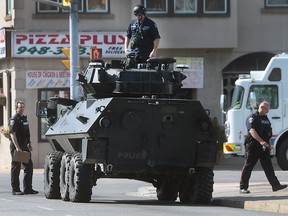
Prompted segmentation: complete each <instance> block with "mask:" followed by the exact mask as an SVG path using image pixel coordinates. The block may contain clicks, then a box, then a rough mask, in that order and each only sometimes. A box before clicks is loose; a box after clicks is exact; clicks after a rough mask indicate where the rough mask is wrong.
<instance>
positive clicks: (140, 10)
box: [133, 5, 146, 16]
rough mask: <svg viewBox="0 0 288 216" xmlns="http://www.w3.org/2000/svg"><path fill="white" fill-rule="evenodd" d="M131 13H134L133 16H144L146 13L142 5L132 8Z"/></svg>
mask: <svg viewBox="0 0 288 216" xmlns="http://www.w3.org/2000/svg"><path fill="white" fill-rule="evenodd" d="M133 12H134V15H135V16H136V15H138V14H143V15H145V13H146V8H145V7H144V6H142V5H136V6H135V7H134V8H133Z"/></svg>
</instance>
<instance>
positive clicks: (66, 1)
mask: <svg viewBox="0 0 288 216" xmlns="http://www.w3.org/2000/svg"><path fill="white" fill-rule="evenodd" d="M62 5H63V6H65V7H70V0H62Z"/></svg>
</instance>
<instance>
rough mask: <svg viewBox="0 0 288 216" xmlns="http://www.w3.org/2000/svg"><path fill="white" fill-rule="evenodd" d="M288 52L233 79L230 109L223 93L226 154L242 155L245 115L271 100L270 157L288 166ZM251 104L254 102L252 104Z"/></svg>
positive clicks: (224, 146)
mask: <svg viewBox="0 0 288 216" xmlns="http://www.w3.org/2000/svg"><path fill="white" fill-rule="evenodd" d="M287 64H288V55H287V54H280V55H276V56H274V57H273V58H271V60H270V62H269V63H268V65H267V67H266V69H265V70H263V71H251V72H250V74H249V75H248V74H243V75H239V79H237V80H236V82H235V88H234V93H233V97H232V102H231V106H230V108H229V109H228V110H227V112H226V111H224V98H225V97H224V95H222V96H221V100H220V101H221V107H222V110H223V112H224V113H225V114H226V122H225V133H226V137H227V142H225V143H224V144H223V151H224V154H225V155H230V156H244V155H245V146H244V141H245V137H246V135H247V129H246V123H245V122H246V118H247V117H248V115H249V114H250V113H251V112H254V111H255V109H257V105H259V104H260V103H261V102H262V101H267V102H269V103H270V106H271V109H270V111H269V113H268V117H269V119H270V121H271V124H272V129H273V136H272V138H271V146H272V151H271V156H277V161H278V164H279V166H280V167H281V168H282V169H283V170H287V169H288V95H286V93H287V92H288V82H287V81H288V67H287ZM252 103H254V104H252Z"/></svg>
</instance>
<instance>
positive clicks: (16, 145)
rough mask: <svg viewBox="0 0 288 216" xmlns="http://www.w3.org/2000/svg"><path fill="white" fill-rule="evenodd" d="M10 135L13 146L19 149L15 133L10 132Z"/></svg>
mask: <svg viewBox="0 0 288 216" xmlns="http://www.w3.org/2000/svg"><path fill="white" fill-rule="evenodd" d="M10 136H11V140H12V142H13V144H14V146H15V148H16V151H21V149H20V146H19V143H18V140H17V137H16V133H15V132H11V133H10Z"/></svg>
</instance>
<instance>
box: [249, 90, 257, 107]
mask: <svg viewBox="0 0 288 216" xmlns="http://www.w3.org/2000/svg"><path fill="white" fill-rule="evenodd" d="M249 100H250V106H251V108H253V109H257V99H256V93H255V92H250V94H249Z"/></svg>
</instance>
